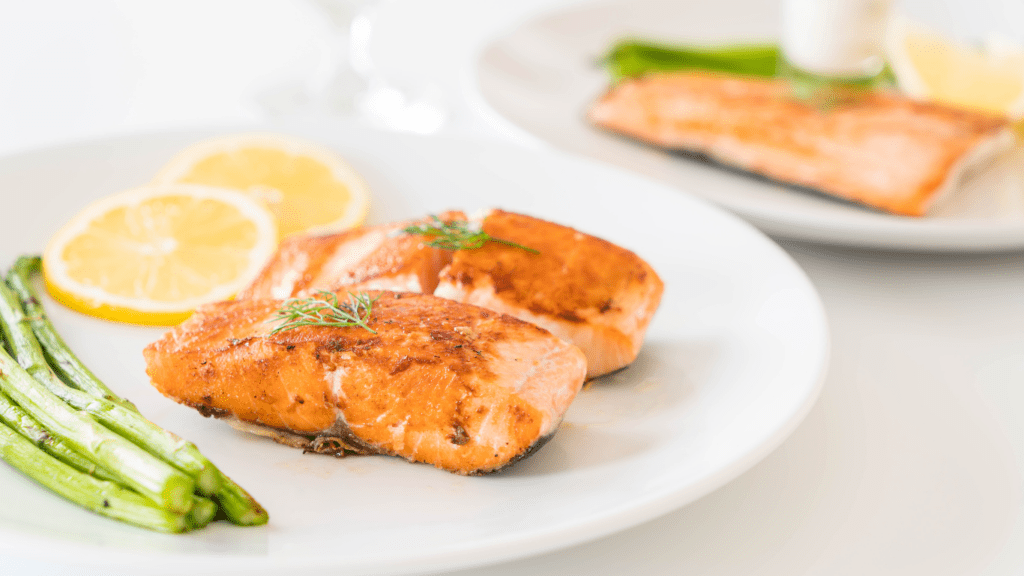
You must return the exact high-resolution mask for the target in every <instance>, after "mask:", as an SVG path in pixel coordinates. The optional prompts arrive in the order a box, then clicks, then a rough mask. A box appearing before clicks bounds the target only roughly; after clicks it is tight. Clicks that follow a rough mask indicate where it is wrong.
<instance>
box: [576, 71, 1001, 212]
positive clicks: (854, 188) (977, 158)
mask: <svg viewBox="0 0 1024 576" xmlns="http://www.w3.org/2000/svg"><path fill="white" fill-rule="evenodd" d="M847 96H848V97H847V98H842V99H840V100H838V101H836V102H834V103H832V104H831V105H828V106H825V107H822V106H815V105H813V104H811V103H807V102H804V101H799V100H796V99H794V98H792V97H791V96H790V88H789V87H788V85H787V84H786V83H785V82H783V81H781V80H767V79H762V78H747V77H741V76H728V75H723V74H713V73H707V72H673V73H663V74H651V75H648V76H644V77H641V78H636V79H632V80H627V81H623V82H621V83H619V84H616V85H615V86H613V87H612V88H611V89H610V90H608V92H606V93H605V94H604V95H603V96H602V97H600V98H599V99H598V100H597V101H596V102H595V103H593V104H592V105H591V107H590V109H589V111H588V117H589V119H590V121H591V122H592V123H593V124H595V125H597V126H599V127H602V128H605V129H607V130H610V131H613V132H616V133H619V134H623V135H626V136H630V137H633V138H636V139H638V140H640V141H643V142H645V143H648V144H651V145H654V146H658V147H661V148H666V149H671V150H680V151H687V152H693V153H697V154H702V155H706V156H708V157H710V158H711V159H713V160H716V161H718V162H721V163H723V164H726V165H729V166H733V167H737V168H740V169H742V170H746V171H749V172H753V173H756V174H759V175H762V176H765V177H768V178H771V179H774V180H777V181H781V182H785V183H789V184H794V185H798V186H802V187H807V188H814V189H816V190H820V191H822V192H824V193H826V194H831V195H834V196H837V197H839V198H843V199H846V200H851V201H854V202H860V203H863V204H865V205H868V206H872V207H874V208H877V209H880V210H884V211H888V212H891V213H894V214H900V215H907V216H920V215H923V214H925V213H926V212H927V211H928V210H929V208H930V207H931V206H933V205H934V204H936V203H937V202H939V201H940V199H941V198H942V197H944V196H945V195H947V194H948V193H949V192H950V191H951V190H952V189H953V188H954V187H955V185H956V183H957V181H958V180H959V178H960V176H961V174H962V173H963V172H964V171H965V170H967V169H969V168H970V167H972V166H973V165H976V164H978V163H980V162H982V161H984V160H986V159H988V158H991V157H992V156H994V155H995V154H996V153H998V152H999V151H1002V150H1004V149H1006V148H1009V147H1010V146H1011V145H1012V143H1013V141H1014V138H1013V134H1012V131H1011V130H1010V129H1009V121H1008V119H1007V118H1005V117H1002V116H995V115H990V114H985V113H981V112H974V111H970V110H963V109H958V108H952V107H948V106H944V105H940V104H933V103H924V102H917V101H914V100H911V99H909V98H906V97H904V96H901V95H899V94H895V93H888V92H858V93H856V94H853V93H851V94H849V95H847Z"/></svg>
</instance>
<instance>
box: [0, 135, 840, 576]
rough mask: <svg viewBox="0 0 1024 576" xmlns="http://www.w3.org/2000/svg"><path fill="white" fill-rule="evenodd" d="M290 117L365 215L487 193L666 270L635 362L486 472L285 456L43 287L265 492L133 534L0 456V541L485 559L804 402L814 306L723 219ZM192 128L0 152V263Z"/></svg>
mask: <svg viewBox="0 0 1024 576" xmlns="http://www.w3.org/2000/svg"><path fill="white" fill-rule="evenodd" d="M289 131H290V132H291V133H293V134H296V135H299V136H305V137H309V138H312V139H316V140H319V141H321V142H323V143H325V144H327V145H330V146H332V147H334V148H336V149H338V150H339V151H341V152H342V153H343V154H344V155H345V156H346V157H347V158H348V159H349V160H350V161H351V163H352V164H353V165H354V166H355V167H356V169H358V170H359V171H360V172H361V173H362V174H364V175H365V177H366V178H367V180H368V182H369V183H370V185H371V187H372V189H373V194H374V196H373V198H374V200H373V207H372V209H371V215H370V219H371V221H373V222H381V221H387V220H392V219H400V218H405V217H411V216H414V215H419V214H424V213H427V212H436V211H439V210H442V209H445V208H450V207H458V208H465V209H469V210H473V209H477V208H482V207H487V206H502V207H505V208H508V209H512V210H518V211H522V212H526V213H530V214H535V215H537V216H541V217H545V218H549V219H552V220H556V221H559V222H564V223H566V224H570V225H573V226H576V227H578V228H580V229H582V230H584V231H588V232H592V233H595V234H598V235H601V236H603V237H605V238H607V239H609V240H611V241H614V242H616V243H619V244H621V245H623V246H626V247H628V248H631V249H633V250H634V251H636V252H637V253H639V254H640V255H641V256H642V257H644V258H645V259H647V260H648V261H649V262H650V263H651V264H652V265H653V266H654V268H655V269H656V270H658V271H659V273H660V274H661V276H662V278H663V279H664V281H665V284H666V291H665V297H664V300H663V303H662V306H661V309H660V310H659V311H658V314H657V316H656V318H655V321H654V323H653V325H652V327H651V329H650V332H649V334H648V338H647V342H646V345H645V347H644V349H643V351H642V353H641V355H640V357H639V359H638V360H637V361H636V362H635V363H634V364H633V365H632V366H630V367H629V368H628V369H626V370H624V371H622V372H620V373H618V374H615V375H614V376H611V377H608V378H606V379H602V380H599V381H597V382H595V383H594V384H593V386H592V387H591V388H590V389H589V390H587V391H585V392H583V393H582V394H581V396H580V397H579V398H578V400H577V401H576V403H575V404H574V405H573V406H572V408H571V409H570V411H569V413H568V415H567V417H566V420H565V423H564V425H563V427H562V428H561V429H560V430H559V432H558V434H557V435H556V436H555V438H554V439H553V440H552V441H551V442H550V443H549V444H548V445H546V446H545V447H544V448H543V449H542V450H540V451H539V452H538V453H537V454H536V455H534V456H532V457H530V458H528V459H526V460H524V461H522V462H520V463H518V464H516V465H515V466H514V467H513V469H511V470H510V471H508V472H506V473H500V474H497V475H493V476H485V477H472V478H467V477H460V476H456V475H453V474H449V473H446V472H441V471H439V470H436V469H434V468H431V467H428V466H424V465H413V464H409V463H407V462H404V461H401V460H398V459H394V458H388V457H354V458H347V459H340V460H339V459H334V458H330V457H322V456H315V455H303V454H301V453H300V452H299V451H297V450H294V449H290V448H286V447H284V446H281V445H277V444H274V443H272V442H270V441H267V440H265V439H262V438H257V437H254V436H249V435H245V434H242V433H240V432H236V431H234V430H233V429H232V428H230V427H229V426H227V425H226V424H224V423H222V422H219V421H216V420H212V419H204V418H202V417H201V416H199V414H197V413H196V412H195V411H193V410H191V409H189V408H185V407H182V406H179V405H177V404H175V403H173V402H171V401H170V400H167V399H165V398H163V397H162V396H160V395H159V394H158V393H157V392H155V391H154V390H153V389H152V388H151V387H150V386H149V385H148V383H147V379H146V375H145V366H144V362H143V359H142V355H141V350H142V348H143V346H144V345H145V344H147V343H148V342H150V341H152V340H154V339H156V338H157V337H159V335H160V334H161V333H162V330H160V329H155V328H144V327H134V326H127V325H119V324H113V323H108V322H105V321H102V320H97V319H93V318H90V317H86V316H83V315H79V314H77V313H74V312H71V311H69V310H67V309H65V308H63V307H61V306H59V305H57V304H55V303H53V302H51V301H49V300H47V307H48V309H49V310H50V313H51V316H52V317H53V319H54V321H55V322H56V324H57V326H58V328H59V329H60V331H61V332H62V333H63V334H64V335H65V337H66V339H67V340H68V342H69V344H70V345H71V346H72V348H74V349H76V350H77V351H78V352H79V353H80V356H81V357H82V358H83V359H84V360H85V361H86V363H87V364H89V365H91V366H92V367H93V368H94V370H95V372H97V374H98V375H99V376H100V377H101V378H102V379H104V380H105V381H106V382H107V383H108V384H109V385H110V386H111V387H112V388H113V389H114V390H116V391H118V392H120V393H122V394H123V395H125V396H127V397H128V398H130V399H131V400H133V401H134V402H136V403H137V405H138V406H139V407H140V408H141V410H142V412H143V413H144V414H146V415H147V416H149V417H150V418H151V419H153V420H154V421H156V422H157V423H159V424H161V425H163V426H165V427H167V428H169V429H171V430H174V431H176V432H179V433H180V434H182V435H184V436H186V437H187V438H189V439H191V440H193V441H194V442H196V444H198V445H199V447H200V448H201V449H202V450H203V451H204V452H205V453H206V454H207V455H208V456H210V458H211V459H212V460H213V461H214V462H215V463H217V464H218V465H219V466H220V467H221V468H222V469H223V470H225V471H226V472H227V473H228V474H229V475H231V476H232V477H234V478H235V479H236V480H238V481H239V482H240V483H241V484H242V485H243V486H245V487H247V488H248V489H249V490H250V491H251V492H252V493H253V494H254V495H255V496H256V497H257V498H258V499H259V500H260V501H261V503H263V504H264V505H265V506H266V508H267V509H268V510H269V511H270V514H271V523H270V524H269V525H268V526H265V527H260V528H237V527H234V526H231V525H228V524H226V523H222V522H220V523H215V524H213V525H211V526H210V527H208V528H207V529H205V530H202V531H199V532H196V533H193V534H188V535H184V536H167V535H160V534H154V533H149V532H147V531H144V530H140V529H136V528H133V527H130V526H126V525H122V524H119V523H116V522H113V521H109V520H106V519H103V518H101V517H98V516H95V515H93V514H90V513H88V512H85V511H83V510H80V509H78V508H76V507H75V506H73V505H71V504H68V503H67V502H65V501H63V500H61V499H60V498H58V497H56V496H54V495H52V494H51V493H49V492H47V491H45V490H43V489H41V488H39V487H37V486H36V485H34V484H33V483H32V482H30V481H28V480H26V479H25V478H24V477H22V476H21V475H19V474H18V473H17V472H16V471H14V470H12V469H10V468H8V467H6V466H5V465H2V464H0V492H2V493H3V494H4V498H3V500H4V506H2V507H0V556H7V557H17V558H37V559H44V558H45V559H48V560H52V561H56V562H74V563H77V564H79V565H84V566H92V567H93V568H96V567H110V566H118V567H121V568H122V569H124V570H126V571H127V572H130V573H132V574H151V573H163V572H177V573H197V572H204V573H205V572H206V571H210V572H216V573H221V574H223V573H235V572H238V573H242V572H245V573H247V574H253V573H264V572H266V573H273V574H280V573H282V571H283V570H286V569H309V570H312V569H319V568H323V569H330V570H332V572H331V573H337V574H371V573H372V574H400V573H412V572H424V571H432V570H444V569H456V568H461V567H466V566H471V565H480V564H486V563H492V562H498V561H502V560H507V559H512V558H516V557H522V556H526V555H530V554H536V553H539V552H542V551H546V550H552V549H556V548H559V547H564V546H568V545H571V544H574V543H578V542H582V541H585V540H588V539H592V538H596V537H598V536H601V535H604V534H608V533H611V532H614V531H617V530H621V529H623V528H626V527H628V526H631V525H635V524H637V523H640V522H643V521H645V520H648V519H650V518H653V517H655V516H658V515H660V514H663V513H665V512H668V511H670V510H672V509H673V508H676V507H678V506H681V505H683V504H686V503H688V502H690V501H692V500H694V499H696V498H699V497H700V496H702V495H704V494H706V493H708V492H710V491H711V490H714V489H715V488H717V487H719V486H721V485H722V484H724V483H725V482H727V481H729V480H730V479H732V478H734V477H735V476H737V475H738V474H740V473H741V472H743V471H744V470H746V469H747V468H749V467H750V466H752V465H753V464H754V463H755V462H757V461H758V460H759V459H761V458H762V457H764V456H765V455H766V454H768V453H769V452H770V451H771V450H772V449H773V448H774V447H776V446H777V445H778V444H779V443H780V442H781V441H782V440H783V439H784V438H785V437H786V436H787V435H788V434H789V433H790V431H792V430H793V428H794V427H795V426H796V425H797V423H798V422H799V421H800V420H801V418H802V417H803V416H804V415H805V413H806V412H807V411H808V409H809V408H810V406H811V404H812V403H813V401H814V399H815V397H816V395H817V392H818V389H819V386H820V383H821V380H822V377H823V372H824V370H825V367H826V362H827V355H828V343H827V328H826V323H825V319H824V316H823V312H822V308H821V305H820V303H819V300H818V298H817V296H816V294H815V292H814V289H813V288H812V286H811V285H810V284H809V282H808V280H807V278H806V277H805V276H804V274H803V272H802V271H801V270H800V269H799V268H798V267H797V266H796V265H795V264H794V263H793V262H792V260H790V258H789V257H788V256H787V255H786V254H785V253H784V252H783V251H782V250H781V249H779V248H778V247H777V246H776V245H775V244H773V243H772V242H771V241H769V240H768V239H767V238H765V237H764V236H763V235H762V234H761V233H760V232H758V231H756V230H755V229H753V228H752V227H750V226H749V225H747V224H746V223H744V222H742V221H740V220H739V219H737V218H735V217H733V216H731V215H729V214H726V213H725V212H723V211H721V210H718V209H716V208H713V207H711V206H709V205H707V204H705V203H703V202H701V201H699V200H696V199H694V198H692V197H690V196H687V195H685V194H679V193H678V192H677V191H676V190H673V189H671V188H670V187H668V186H665V185H662V184H658V183H656V182H653V181H649V180H645V179H642V178H640V177H638V176H635V175H631V174H629V173H627V172H624V171H621V170H618V169H616V168H612V167H608V166H605V165H602V164H599V163H596V162H593V161H590V160H583V159H574V158H571V157H568V156H563V155H561V154H560V153H546V154H543V153H538V152H533V151H529V150H524V149H519V148H515V147H511V146H507V145H497V144H489V143H481V142H472V141H463V140H448V139H437V138H426V137H415V136H399V135H394V134H385V133H380V132H373V131H369V130H366V129H359V128H357V127H354V126H350V125H336V126H332V127H326V126H323V125H320V126H318V127H316V128H310V129H302V128H300V127H295V128H293V129H291V130H289ZM209 135H210V134H209V133H187V134H182V133H177V134H163V135H160V134H156V135H144V136H135V137H125V138H120V139H112V140H104V141H98V142H90V143H83V144H79V145H73V146H67V147H63V148H57V149H49V150H40V151H36V152H30V153H25V154H21V155H18V156H12V157H7V158H3V159H0V190H3V195H4V210H3V211H2V212H0V262H3V263H10V262H11V261H13V259H14V258H15V257H16V256H17V255H19V254H22V253H34V252H39V251H40V250H41V249H42V247H43V246H44V244H45V242H46V240H47V238H48V237H49V236H50V235H51V234H52V233H53V232H54V231H55V230H56V229H57V228H58V226H60V224H61V223H62V222H64V221H65V220H66V219H67V218H69V217H70V216H71V215H72V214H74V213H75V212H76V211H77V210H79V209H80V208H81V207H82V206H84V205H85V204H86V203H87V202H89V201H90V200H92V199H94V198H97V197H100V196H103V195H106V194H110V193H112V192H116V191H118V190H121V189H123V188H127V187H130V186H135V185H139V184H142V183H145V182H146V181H147V180H148V178H150V177H151V175H153V174H154V173H155V172H156V170H157V169H158V168H159V167H160V166H161V164H162V163H163V162H164V161H166V160H167V159H169V158H170V157H171V156H172V155H173V154H174V153H175V152H176V151H178V150H179V149H181V148H182V147H183V146H185V145H186V144H189V143H191V142H194V141H197V140H199V139H201V138H203V137H206V136H209ZM6 265H7V264H4V266H6Z"/></svg>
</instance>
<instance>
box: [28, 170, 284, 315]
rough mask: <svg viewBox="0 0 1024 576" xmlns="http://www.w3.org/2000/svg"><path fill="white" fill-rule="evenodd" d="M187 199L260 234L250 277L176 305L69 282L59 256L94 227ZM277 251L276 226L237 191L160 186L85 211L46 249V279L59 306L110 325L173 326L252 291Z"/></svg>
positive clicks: (122, 195)
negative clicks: (126, 211) (107, 217)
mask: <svg viewBox="0 0 1024 576" xmlns="http://www.w3.org/2000/svg"><path fill="white" fill-rule="evenodd" d="M175 194H183V195H186V196H191V197H194V198H198V199H213V200H219V201H221V202H224V203H225V204H229V205H231V206H233V207H235V208H237V209H238V210H239V211H240V212H241V213H242V214H243V215H245V216H246V218H247V219H249V220H250V221H251V222H253V223H254V224H255V225H256V227H257V230H258V234H257V243H256V245H254V246H253V247H252V249H251V250H250V251H249V256H250V257H249V262H248V263H247V265H246V268H245V271H244V272H243V273H241V274H239V275H238V277H237V278H235V279H234V280H233V281H231V282H227V283H224V284H220V285H218V286H216V287H215V288H214V289H212V290H210V291H209V292H207V293H205V294H203V295H202V296H198V297H194V298H188V299H183V300H179V301H175V302H157V301H153V300H149V299H145V298H130V297H125V296H119V295H116V294H111V293H109V292H106V291H105V290H103V289H102V288H100V287H96V286H87V285H84V284H81V283H79V282H76V281H75V280H73V279H72V278H70V277H69V275H68V271H67V266H66V264H65V262H64V261H63V259H62V258H61V257H60V251H61V250H63V248H64V247H65V246H67V244H68V242H70V241H71V240H73V239H74V238H75V237H77V236H78V235H80V234H82V233H83V232H84V231H85V230H86V229H87V227H88V226H89V223H90V222H92V221H93V220H95V219H96V218H97V217H99V216H101V215H103V214H105V213H107V212H109V211H110V210H112V209H115V208H117V207H122V206H130V205H132V204H138V203H141V202H143V201H145V200H147V199H151V198H156V197H161V196H168V195H175ZM276 248H277V223H276V221H275V219H274V216H273V214H271V213H270V212H269V211H268V210H267V209H266V208H265V207H264V206H263V205H262V204H260V203H259V202H257V201H256V200H253V199H252V198H249V197H248V196H247V195H245V194H244V193H242V192H239V191H238V190H232V189H229V188H218V187H214V186H204V185H199V184H158V185H148V186H142V187H139V188H132V189H129V190H125V191H123V192H120V193H118V194H114V195H111V196H107V197H104V198H101V199H100V200H97V201H95V202H93V203H91V204H89V205H88V206H86V207H85V208H83V209H82V210H81V211H80V212H79V213H78V214H77V215H76V216H75V217H74V218H72V219H71V220H70V221H69V222H68V223H66V224H65V225H64V226H63V227H61V229H60V230H58V231H57V233H56V234H54V235H53V237H52V238H51V239H50V241H49V243H47V246H46V249H45V250H44V252H43V278H44V283H45V285H46V288H47V291H48V292H49V293H50V295H51V296H52V297H53V298H54V300H56V301H58V302H60V303H62V304H64V305H65V306H67V307H68V308H71V309H73V310H76V311H78V312H82V313H85V314H89V315H91V316H97V317H100V318H105V319H108V320H117V321H122V322H128V323H132V324H149V325H172V324H176V323H178V322H180V321H181V320H184V319H185V318H187V317H188V316H190V315H191V314H192V311H193V310H194V309H195V308H197V307H198V306H201V305H203V304H208V303H210V302H216V301H219V300H227V299H229V298H231V297H232V296H234V295H235V294H236V293H237V292H238V291H239V290H241V289H242V288H244V287H245V286H247V285H248V284H249V283H250V282H252V280H253V279H255V278H256V276H257V275H258V274H259V272H260V271H261V270H262V269H263V266H264V265H266V262H267V261H268V260H269V258H270V257H271V256H272V255H273V253H274V250H276Z"/></svg>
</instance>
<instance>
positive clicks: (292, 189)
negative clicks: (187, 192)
mask: <svg viewBox="0 0 1024 576" xmlns="http://www.w3.org/2000/svg"><path fill="white" fill-rule="evenodd" d="M154 182H155V183H166V182H187V183H193V184H206V185H210V186H222V187H225V188H235V189H238V190H244V191H246V192H247V193H249V194H250V195H252V196H254V197H257V198H259V199H260V200H261V201H263V202H264V203H265V204H266V205H267V207H268V208H269V209H270V211H271V212H273V213H274V216H275V217H276V218H277V224H278V233H279V235H280V237H281V238H283V237H285V236H289V235H292V234H297V233H300V232H306V233H313V234H319V233H327V232H337V231H339V230H345V229H348V228H353V227H355V226H358V225H359V224H362V222H363V220H365V219H366V213H367V211H368V210H369V206H370V194H369V191H368V190H367V187H366V183H365V182H364V181H363V179H362V177H360V176H359V174H358V173H356V171H355V170H353V169H352V167H351V166H349V165H348V164H347V163H346V162H345V161H344V160H343V159H342V158H341V157H340V156H338V154H337V153H335V152H333V151H332V150H330V149H328V148H325V147H323V146H319V145H317V144H313V143H310V142H305V141H302V140H297V139H294V138H289V137H284V136H279V135H274V134H239V135H233V136H225V137H221V138H215V139H212V140H207V141H204V142H199V143H197V144H194V145H192V146H190V147H188V148H186V149H185V150H183V151H182V152H180V153H179V154H178V155H177V156H175V157H174V158H173V159H171V161H170V162H168V163H167V165H166V166H164V167H163V168H162V169H161V170H160V172H159V173H158V174H157V176H156V178H155V179H154Z"/></svg>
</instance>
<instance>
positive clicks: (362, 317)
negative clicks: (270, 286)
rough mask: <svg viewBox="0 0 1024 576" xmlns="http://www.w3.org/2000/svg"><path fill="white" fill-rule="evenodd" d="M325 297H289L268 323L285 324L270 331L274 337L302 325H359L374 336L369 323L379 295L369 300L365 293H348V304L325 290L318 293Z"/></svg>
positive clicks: (374, 331)
mask: <svg viewBox="0 0 1024 576" xmlns="http://www.w3.org/2000/svg"><path fill="white" fill-rule="evenodd" d="M317 294H319V295H320V296H322V298H317V297H316V296H310V297H309V298H289V299H287V300H285V302H284V305H283V306H281V308H280V309H279V310H278V311H277V315H276V316H275V317H273V318H271V319H270V320H268V322H277V321H281V320H283V321H284V322H283V323H282V324H280V325H279V326H277V327H276V328H274V329H273V330H271V331H270V334H271V336H273V335H274V334H277V333H278V332H284V331H285V330H291V329H292V328H298V327H300V326H334V327H345V326H359V327H361V328H363V329H365V330H368V331H370V332H372V333H374V334H376V333H377V331H376V330H374V329H372V328H370V327H369V326H367V325H366V323H367V322H368V321H369V320H370V314H371V313H372V312H373V304H374V302H376V301H377V299H378V298H380V296H377V297H376V298H370V296H369V295H368V294H366V293H365V292H358V293H352V292H349V293H348V302H340V301H339V300H338V295H337V294H335V293H333V292H328V291H326V290H319V291H317Z"/></svg>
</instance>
